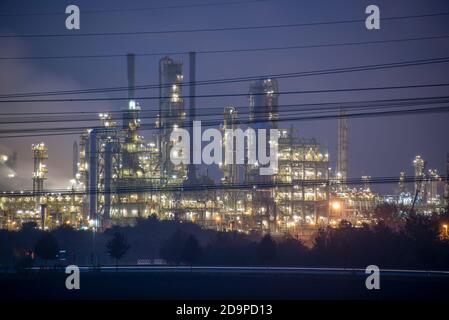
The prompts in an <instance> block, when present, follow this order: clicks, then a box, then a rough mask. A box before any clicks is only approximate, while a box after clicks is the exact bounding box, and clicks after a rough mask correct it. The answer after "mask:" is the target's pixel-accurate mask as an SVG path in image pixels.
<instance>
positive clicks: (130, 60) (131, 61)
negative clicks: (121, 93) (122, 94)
mask: <svg viewBox="0 0 449 320" xmlns="http://www.w3.org/2000/svg"><path fill="white" fill-rule="evenodd" d="M126 58H127V65H128V99H129V100H134V97H135V82H136V81H135V78H136V77H135V54H134V53H128V54H127V55H126Z"/></svg>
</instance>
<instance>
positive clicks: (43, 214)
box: [0, 52, 449, 236]
mask: <svg viewBox="0 0 449 320" xmlns="http://www.w3.org/2000/svg"><path fill="white" fill-rule="evenodd" d="M195 64H196V55H195V53H194V52H191V53H190V54H189V79H188V82H187V83H186V82H185V80H184V73H183V67H184V65H183V62H182V61H178V60H174V59H172V58H171V57H168V56H167V57H164V58H162V59H161V60H160V61H159V111H158V114H157V115H155V117H154V119H155V121H154V130H153V132H154V134H153V135H152V136H151V137H149V138H144V137H143V136H142V135H141V134H140V132H139V128H140V126H141V118H140V113H141V106H140V105H139V102H138V101H136V98H135V87H136V86H135V57H134V55H133V54H128V56H127V65H128V70H127V71H128V101H127V103H126V105H125V106H124V108H123V109H122V111H121V117H120V118H114V117H113V113H107V112H103V113H100V114H99V125H98V126H96V127H93V128H91V129H88V130H85V131H84V132H83V133H82V134H81V136H80V137H79V139H78V140H77V141H74V143H73V159H72V161H73V168H72V176H73V177H72V180H71V184H70V186H69V188H68V190H65V191H60V192H55V191H54V190H53V191H51V190H46V188H45V183H46V179H47V173H48V170H51V168H48V167H47V165H46V161H47V158H48V148H47V145H46V144H45V143H44V142H38V143H36V144H33V145H32V146H31V155H32V157H33V164H34V170H33V174H32V177H30V178H31V181H32V191H29V192H24V191H22V192H21V191H13V192H11V191H8V192H6V191H5V192H3V193H2V194H0V227H1V228H5V229H10V230H15V229H19V228H20V227H21V225H22V224H23V223H25V222H31V221H32V222H35V223H37V225H38V226H39V228H41V229H53V228H57V227H59V226H61V225H71V226H73V227H74V228H77V229H95V230H104V229H107V228H109V227H111V226H113V225H117V224H118V225H128V224H129V225H132V224H133V223H134V222H135V221H136V219H138V218H145V217H148V216H153V215H154V216H157V217H158V218H159V219H177V220H181V221H190V222H194V223H198V224H200V225H201V226H203V227H205V228H213V229H215V230H223V231H226V230H235V231H239V232H246V233H248V232H252V231H259V232H270V233H273V234H276V233H278V234H285V233H290V234H292V235H296V236H307V235H311V234H312V233H313V232H315V231H316V230H317V229H318V228H320V227H324V226H329V225H330V226H332V225H337V224H339V223H340V222H341V221H342V220H347V221H349V222H351V223H352V224H353V225H362V224H364V223H370V222H371V221H372V216H371V213H372V211H373V210H374V208H375V207H376V206H377V205H378V204H380V203H394V204H396V205H398V206H401V207H402V208H403V210H405V211H410V210H416V211H418V212H422V213H429V214H430V213H434V212H437V213H438V212H442V211H443V210H444V208H445V207H446V206H447V202H448V196H449V187H448V183H447V178H444V177H440V175H439V174H438V173H437V171H436V170H433V169H431V168H428V167H427V163H426V161H425V159H423V158H422V157H421V156H416V158H415V159H414V160H413V168H414V176H411V177H407V175H406V173H405V172H401V173H400V174H398V183H397V186H398V187H397V193H396V194H394V195H380V194H376V193H374V192H373V191H372V189H371V186H370V183H371V178H370V177H369V176H364V177H362V178H361V179H360V181H358V182H354V181H350V179H348V118H347V117H346V113H345V111H344V110H341V111H340V113H339V116H338V120H337V121H338V132H337V133H336V134H337V135H338V140H337V141H338V148H337V152H336V168H335V169H333V168H331V165H330V152H329V150H328V149H327V148H326V147H324V146H322V145H320V144H319V143H318V142H317V141H316V140H314V139H306V138H304V137H301V136H300V135H299V134H298V130H297V128H295V127H293V126H290V127H288V128H283V127H282V126H281V123H280V122H279V121H278V119H279V103H278V99H279V85H278V82H277V80H276V79H274V78H264V79H260V80H257V81H254V82H253V83H251V84H250V86H249V93H248V113H247V116H246V117H239V114H238V111H237V108H236V107H234V106H224V108H223V119H222V122H221V124H220V130H222V132H223V133H225V132H226V130H227V129H236V128H242V129H246V128H253V129H260V128H264V129H278V130H279V140H278V146H277V147H278V154H277V158H278V168H277V172H276V173H275V174H273V175H260V174H259V170H258V169H259V168H258V167H259V164H258V163H257V162H255V163H249V162H248V161H246V162H245V163H244V164H236V163H232V164H228V163H221V164H220V165H219V166H218V167H219V170H220V171H221V172H222V177H221V179H219V180H218V179H214V178H213V177H211V176H209V175H208V174H207V173H206V174H205V173H202V172H204V170H203V169H204V168H201V166H200V165H197V164H193V161H191V162H190V163H189V164H187V165H186V164H183V163H181V164H174V163H173V162H172V161H170V151H171V148H172V146H173V144H174V142H175V141H173V140H171V137H170V135H171V132H172V130H173V129H174V128H186V129H188V130H189V132H190V133H191V134H192V130H193V126H192V123H193V121H195V119H196V117H197V110H196V105H195V95H196V91H195V88H196V72H195ZM185 87H188V89H189V92H188V97H189V99H188V105H187V104H186V102H185V99H184V96H183V94H184V93H183V89H184V88H185ZM115 114H116V113H115ZM227 139H234V137H233V136H229V135H227V134H226V133H225V134H224V137H223V142H222V143H223V145H224V144H225V143H226V140H227ZM193 148H194V146H193V145H192V146H191V149H192V150H193ZM234 151H235V150H233V153H235V152H234ZM15 165H16V164H15V158H14V157H9V156H7V155H2V156H1V157H0V166H2V167H4V168H8V170H7V172H8V173H7V174H8V178H9V179H13V178H14V175H15V171H14V168H15ZM2 172H3V171H2ZM447 175H449V156H448V173H447ZM3 178H4V177H2V179H3ZM412 185H413V186H412ZM443 189H445V191H444V193H443V192H442V190H443Z"/></svg>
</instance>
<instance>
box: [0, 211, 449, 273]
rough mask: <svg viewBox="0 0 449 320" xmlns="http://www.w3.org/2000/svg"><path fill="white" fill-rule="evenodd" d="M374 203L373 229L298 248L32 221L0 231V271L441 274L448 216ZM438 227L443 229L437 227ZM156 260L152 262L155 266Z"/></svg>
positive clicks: (188, 227) (173, 231)
mask: <svg viewBox="0 0 449 320" xmlns="http://www.w3.org/2000/svg"><path fill="white" fill-rule="evenodd" d="M400 212H401V210H400V208H397V207H395V206H391V205H386V204H383V205H380V206H378V207H377V208H376V209H375V210H374V212H373V218H374V221H375V223H373V224H370V225H368V224H366V225H362V226H354V225H352V224H351V223H350V222H348V221H341V222H340V224H339V225H338V226H336V227H327V228H323V229H319V230H318V231H317V233H316V235H315V236H314V238H313V243H312V244H308V245H306V244H305V243H304V242H303V241H301V240H300V239H297V238H295V237H293V236H291V235H287V234H286V235H283V236H279V235H278V236H272V235H270V234H265V235H261V234H256V233H254V234H244V233H238V232H218V231H213V230H205V229H201V228H200V227H199V226H198V225H196V224H193V223H186V222H181V221H167V220H158V219H157V218H155V217H149V218H147V219H140V220H138V221H137V223H136V224H135V225H134V226H114V227H113V228H111V229H108V230H106V231H105V232H103V233H97V234H94V233H92V232H90V231H81V230H74V229H73V228H71V227H69V226H63V227H60V228H58V229H55V230H53V231H41V230H39V229H37V228H36V225H35V224H33V223H27V224H24V225H23V227H22V229H21V230H19V231H6V230H1V231H0V266H2V268H11V267H15V268H16V269H17V270H24V269H26V268H27V267H29V266H31V265H40V266H44V267H49V266H54V265H58V264H77V265H107V264H113V265H116V266H118V265H119V264H127V265H135V264H136V262H137V260H139V259H146V260H150V261H159V263H160V262H161V261H163V263H166V264H169V265H189V266H193V265H215V266H301V267H360V268H364V267H366V266H367V265H371V264H375V265H378V266H379V267H381V268H411V269H414V268H416V269H442V270H443V269H444V270H447V269H449V240H448V238H449V237H448V234H447V225H448V224H449V218H448V214H447V213H446V214H440V215H436V214H434V215H422V214H415V213H409V214H406V215H403V214H400ZM444 226H445V228H444ZM156 259H158V260H156Z"/></svg>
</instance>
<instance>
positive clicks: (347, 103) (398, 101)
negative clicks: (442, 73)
mask: <svg viewBox="0 0 449 320" xmlns="http://www.w3.org/2000/svg"><path fill="white" fill-rule="evenodd" d="M448 98H449V96H431V97H420V98H396V99H377V100H358V101H337V102H335V101H334V102H319V103H300V104H298V103H294V104H282V105H279V107H282V108H284V107H286V108H287V107H288V108H290V107H301V110H317V108H319V107H328V108H331V107H332V106H334V107H336V108H343V109H344V108H350V107H351V106H353V107H354V106H355V107H360V106H366V105H367V104H370V105H371V104H378V105H381V106H382V105H386V104H387V105H392V103H394V104H395V105H396V104H402V103H406V104H408V103H411V102H417V103H426V101H432V103H440V102H441V101H443V102H445V101H446V99H448ZM429 103H430V102H429ZM256 107H257V106H256ZM304 107H311V109H304ZM212 109H217V110H221V111H223V106H214V107H212V106H208V107H203V108H197V110H212ZM155 111H158V109H155V110H148V111H145V110H143V111H141V113H140V114H144V113H148V112H155ZM99 113H108V114H118V115H119V116H121V115H122V114H123V110H121V111H110V110H103V111H102V110H98V111H58V112H16V113H0V116H4V117H7V118H6V119H10V118H8V116H17V115H20V116H22V115H25V116H26V115H33V116H34V115H43V116H45V117H47V116H49V115H63V116H66V115H77V114H79V115H91V114H95V115H98V114H99ZM222 114H223V113H222V112H221V113H220V115H222ZM239 114H242V113H241V111H239ZM202 116H203V115H202ZM33 119H36V117H33ZM96 120H98V118H96Z"/></svg>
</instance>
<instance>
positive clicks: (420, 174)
mask: <svg viewBox="0 0 449 320" xmlns="http://www.w3.org/2000/svg"><path fill="white" fill-rule="evenodd" d="M425 165H426V162H425V161H424V160H423V158H421V156H419V155H418V156H416V157H415V159H414V160H413V168H414V169H415V189H414V190H415V198H416V199H417V200H418V201H419V200H420V199H422V196H423V190H422V189H423V180H424V167H425Z"/></svg>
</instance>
